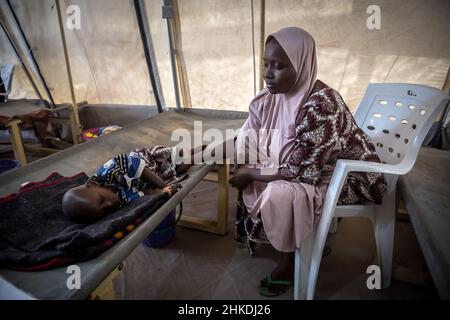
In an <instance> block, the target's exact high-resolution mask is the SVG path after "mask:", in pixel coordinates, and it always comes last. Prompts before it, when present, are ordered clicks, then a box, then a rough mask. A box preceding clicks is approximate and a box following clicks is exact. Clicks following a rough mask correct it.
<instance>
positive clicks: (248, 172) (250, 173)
mask: <svg viewBox="0 0 450 320" xmlns="http://www.w3.org/2000/svg"><path fill="white" fill-rule="evenodd" d="M257 173H258V170H257V169H252V168H245V167H242V168H240V169H239V170H238V171H237V172H236V173H235V174H234V176H233V178H231V179H230V181H229V183H230V184H231V185H232V186H233V187H234V188H237V189H239V190H243V189H245V188H246V187H247V186H248V185H249V184H250V183H252V182H253V181H254V180H255V176H256V175H257Z"/></svg>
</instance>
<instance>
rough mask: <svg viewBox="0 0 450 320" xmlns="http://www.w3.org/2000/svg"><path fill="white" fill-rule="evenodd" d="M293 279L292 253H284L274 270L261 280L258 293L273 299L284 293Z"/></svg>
mask: <svg viewBox="0 0 450 320" xmlns="http://www.w3.org/2000/svg"><path fill="white" fill-rule="evenodd" d="M293 279H294V253H293V252H291V253H286V254H284V255H283V258H282V259H281V261H280V262H279V263H278V265H277V266H276V268H275V269H274V270H273V271H272V272H271V273H270V274H269V275H268V276H267V277H265V278H264V279H262V280H261V283H260V286H259V293H260V294H261V295H263V296H266V297H275V296H279V295H281V294H283V293H285V292H286V291H287V290H289V288H290V287H291V286H292V281H293Z"/></svg>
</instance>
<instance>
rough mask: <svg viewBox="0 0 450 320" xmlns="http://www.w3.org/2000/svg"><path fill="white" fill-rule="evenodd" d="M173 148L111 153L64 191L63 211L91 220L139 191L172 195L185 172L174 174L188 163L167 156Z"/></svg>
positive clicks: (76, 218)
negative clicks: (79, 183)
mask: <svg viewBox="0 0 450 320" xmlns="http://www.w3.org/2000/svg"><path fill="white" fill-rule="evenodd" d="M204 147H205V146H203V149H204ZM173 149H174V148H171V147H165V146H161V145H158V146H155V147H152V148H148V147H144V148H140V149H136V150H134V151H132V152H130V153H129V154H128V155H127V154H125V153H122V154H119V155H117V156H115V157H114V158H113V159H111V160H109V161H108V162H106V163H105V164H103V165H102V166H100V167H99V168H98V170H97V173H96V174H95V175H93V176H92V177H91V178H89V180H88V181H87V182H86V184H85V185H82V186H78V187H75V188H73V189H70V190H69V191H67V192H66V193H65V194H64V197H63V204H62V206H63V212H64V214H65V215H66V216H67V217H68V218H69V219H70V220H72V221H74V222H77V223H92V222H94V221H96V220H98V219H100V218H102V217H103V216H104V215H106V214H108V213H110V212H112V211H114V210H116V209H118V208H119V207H121V206H123V205H126V204H128V203H130V202H131V201H133V200H135V199H137V198H139V197H142V196H143V195H149V194H157V193H165V194H166V195H167V196H169V197H170V196H172V195H173V194H175V192H177V190H178V189H179V188H180V187H181V185H180V184H179V183H178V182H179V181H181V180H182V179H183V178H185V177H186V176H187V175H184V176H181V177H179V176H177V175H178V174H184V173H185V172H186V171H187V170H188V169H189V167H190V166H191V165H190V164H184V163H181V164H179V165H175V164H174V161H172V159H171V155H172V152H173ZM193 154H194V151H193V150H192V151H191V155H192V157H193ZM191 163H193V162H191Z"/></svg>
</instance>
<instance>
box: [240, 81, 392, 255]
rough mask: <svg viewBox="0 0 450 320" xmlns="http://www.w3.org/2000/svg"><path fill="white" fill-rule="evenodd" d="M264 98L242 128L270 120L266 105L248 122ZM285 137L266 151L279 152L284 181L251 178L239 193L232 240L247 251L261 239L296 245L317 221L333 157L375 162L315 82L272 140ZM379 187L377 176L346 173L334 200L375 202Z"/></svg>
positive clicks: (337, 102) (342, 109) (328, 92)
mask: <svg viewBox="0 0 450 320" xmlns="http://www.w3.org/2000/svg"><path fill="white" fill-rule="evenodd" d="M269 98H270V94H269V93H268V92H266V94H265V95H262V97H261V98H260V99H257V100H256V102H254V103H253V104H252V105H251V107H250V115H249V119H248V120H247V122H246V123H245V124H244V126H243V128H242V129H243V131H244V132H245V131H247V130H249V128H250V127H252V126H253V125H256V126H258V127H259V126H260V125H261V127H263V126H267V125H268V123H272V122H274V121H275V119H274V117H277V112H276V111H274V112H268V111H269V110H267V109H268V108H267V107H266V108H265V111H264V112H263V113H264V114H265V116H262V117H260V119H261V124H256V123H253V122H254V118H255V116H256V115H257V114H261V112H260V111H258V110H257V108H258V107H262V106H264V100H265V99H269ZM278 111H280V110H278ZM291 135H292V137H293V138H294V139H293V140H294V143H293V145H292V146H291V147H289V148H286V147H285V145H283V144H282V143H280V141H279V143H273V139H274V138H272V141H271V142H272V143H271V150H270V151H271V154H276V153H279V154H281V156H280V159H277V160H278V162H279V165H278V166H277V168H279V169H281V174H282V175H283V176H284V177H286V178H288V179H290V181H285V180H278V181H273V182H270V183H268V184H266V183H263V182H258V181H254V182H253V183H252V184H250V185H249V186H248V187H247V188H246V189H244V190H243V192H242V202H243V203H241V207H242V208H241V209H240V210H238V215H237V217H236V240H237V241H240V242H243V243H245V244H246V245H247V246H248V248H249V250H250V252H251V253H253V252H254V249H255V247H256V245H257V243H264V242H268V243H270V244H272V245H273V247H274V248H275V249H277V250H278V251H282V252H292V251H294V250H295V249H296V248H300V246H301V244H302V242H303V241H304V240H305V239H306V238H307V237H308V236H309V235H310V234H311V232H312V231H313V229H314V227H315V225H316V224H317V223H318V222H319V219H320V216H321V212H322V205H323V201H324V198H325V194H326V191H327V187H328V183H329V180H330V178H331V175H332V173H333V170H334V166H335V164H336V161H337V159H352V160H366V161H375V162H379V161H380V160H379V158H378V156H377V154H376V152H375V147H374V146H373V144H372V143H371V142H370V140H369V138H368V136H367V135H366V134H365V133H364V132H363V131H362V130H361V129H360V128H359V127H358V126H357V125H356V123H355V121H354V118H353V116H352V114H351V112H350V110H349V109H348V107H347V106H346V104H345V103H344V101H343V100H342V98H341V96H340V95H339V94H338V93H337V91H335V90H333V89H331V88H329V87H328V86H326V85H325V84H324V83H322V82H321V81H319V80H317V81H316V84H315V85H314V87H313V90H312V93H311V95H310V96H309V98H308V100H307V101H306V103H305V105H304V107H303V108H302V109H300V111H299V113H298V115H297V117H296V119H295V125H294V127H293V128H290V126H287V129H286V130H284V129H281V132H280V133H279V136H280V137H281V138H280V137H279V138H278V139H285V140H289V138H291ZM243 139H244V135H243V134H239V136H238V139H237V142H236V143H237V146H238V145H239V144H240V143H243V142H242V141H243ZM277 146H279V147H277ZM238 148H239V147H238ZM283 150H286V153H285V154H284V153H283ZM271 161H272V162H273V163H271ZM274 163H275V162H274V161H273V159H269V160H268V161H266V163H265V164H261V163H257V164H254V165H246V166H248V167H256V168H265V167H267V166H273V165H274ZM385 187H386V185H385V181H384V177H383V175H381V174H376V173H350V174H349V176H348V178H347V181H346V183H345V185H344V187H343V190H342V193H341V196H340V199H339V204H354V203H363V202H365V201H371V202H374V203H380V202H381V199H382V194H383V192H384V190H385Z"/></svg>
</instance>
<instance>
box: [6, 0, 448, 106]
mask: <svg viewBox="0 0 450 320" xmlns="http://www.w3.org/2000/svg"><path fill="white" fill-rule="evenodd" d="M11 3H12V4H13V8H14V10H15V12H16V14H17V16H18V18H19V21H20V24H21V25H22V28H23V30H24V32H25V35H26V37H27V38H28V41H29V42H30V43H31V45H32V47H33V51H34V54H35V56H36V60H37V62H38V64H39V65H40V67H41V70H42V73H43V76H44V78H45V79H46V81H47V84H48V86H49V87H50V88H51V92H52V95H53V96H54V99H55V101H56V102H68V101H70V94H69V88H68V81H67V75H66V69H65V65H64V57H63V51H62V45H61V39H60V34H59V29H58V24H57V15H56V11H55V10H56V7H55V6H54V1H53V0H11ZM61 3H62V7H63V11H64V13H65V9H66V8H67V6H69V5H72V4H75V5H78V6H79V7H80V9H81V30H69V29H67V28H66V36H67V41H68V48H69V56H70V60H71V64H72V72H73V78H74V84H75V93H76V97H77V100H78V101H83V100H87V101H88V102H89V103H93V104H99V103H108V104H143V105H154V104H155V99H154V97H153V94H152V90H151V85H150V80H149V76H148V72H147V67H146V63H145V59H144V56H143V49H142V44H141V39H140V35H139V31H138V27H137V23H136V17H135V12H134V8H133V2H132V1H131V0H95V1H94V0H63V1H61ZM253 3H254V8H255V12H254V20H255V29H254V31H255V44H256V47H255V52H256V55H258V53H259V41H258V40H259V30H260V29H259V28H260V20H259V8H260V0H254V2H253ZM145 4H146V7H147V15H148V17H149V24H150V29H151V33H152V38H153V45H154V50H155V55H156V58H157V63H158V69H159V75H160V78H161V83H162V86H163V90H164V98H165V101H166V104H167V105H168V106H175V98H174V93H173V83H172V73H171V69H170V60H169V48H168V40H167V27H166V22H165V20H163V19H162V9H161V8H162V4H163V1H162V0H146V1H145ZM370 5H378V6H379V7H380V10H381V29H379V30H369V29H368V28H367V26H366V20H367V19H368V18H369V16H370V15H371V14H370V13H367V8H368V7H369V6H370ZM178 6H179V11H180V21H181V31H182V40H183V47H182V50H183V53H184V57H185V63H186V68H187V75H188V79H189V89H190V95H191V100H192V105H193V107H194V108H212V109H228V110H241V111H243V110H247V108H248V103H249V102H250V100H251V99H252V97H253V95H254V90H253V58H252V24H251V19H252V16H251V0H227V1H224V0H202V1H199V0H178ZM449 16H450V2H449V1H447V0H430V1H421V0H376V1H373V0H317V1H307V0H266V34H269V33H271V32H274V31H276V30H278V29H280V28H282V27H284V26H290V25H297V26H300V27H302V28H304V29H306V30H308V31H309V32H310V33H311V34H312V35H313V37H314V38H315V40H316V45H317V55H318V76H319V78H320V79H321V80H323V81H324V82H325V83H327V84H329V85H330V86H332V87H334V88H335V89H337V90H338V91H339V92H340V93H341V94H342V96H343V97H344V99H345V101H346V102H347V103H348V105H349V106H350V108H351V109H352V110H354V109H355V108H356V107H357V105H358V103H359V101H360V99H361V97H362V96H363V94H364V91H365V89H366V87H367V85H368V83H370V82H409V83H417V84H423V85H429V86H433V87H436V88H439V89H441V88H442V87H443V85H444V82H445V79H446V75H447V72H448V69H449V66H450V37H449V36H448V35H449V33H450V22H449V21H450V19H449V18H448V17H449ZM257 58H258V57H257ZM12 60H15V58H14V55H13V52H12V51H11V48H10V47H9V44H8V43H7V40H6V38H5V37H4V35H3V34H1V33H0V62H1V63H3V62H15V63H17V60H15V61H12ZM256 62H257V65H258V59H257V61H256ZM258 76H259V75H258V74H257V77H258ZM23 97H30V98H31V97H35V94H34V93H33V90H32V87H31V86H30V85H29V84H28V80H27V79H26V77H25V75H24V73H23V71H22V70H21V68H18V69H17V70H16V74H15V77H14V83H13V93H12V95H11V98H23Z"/></svg>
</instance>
